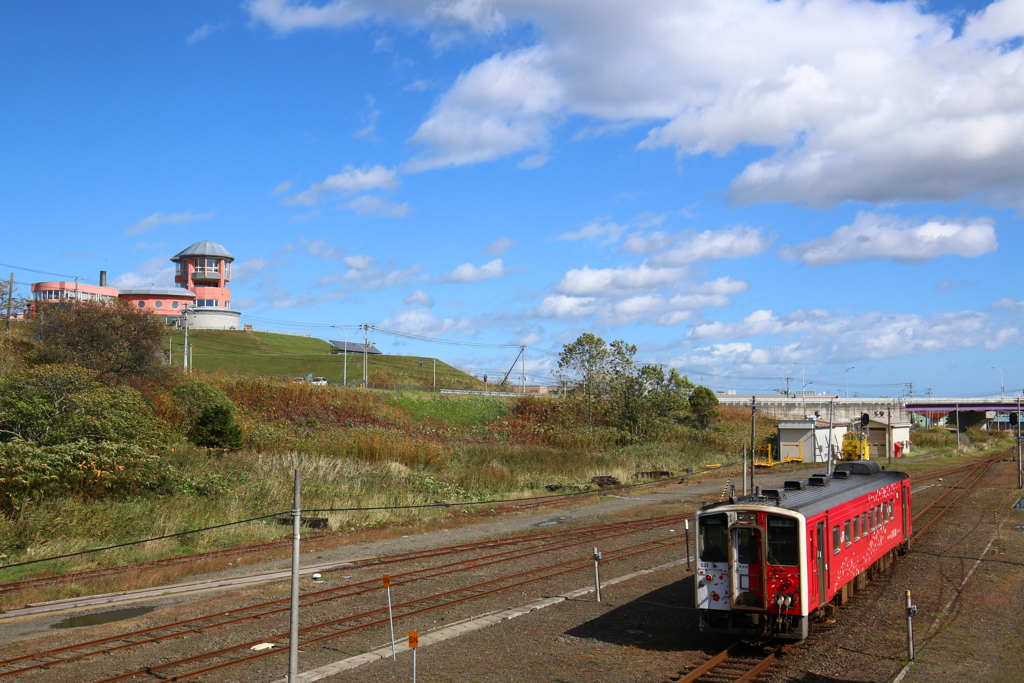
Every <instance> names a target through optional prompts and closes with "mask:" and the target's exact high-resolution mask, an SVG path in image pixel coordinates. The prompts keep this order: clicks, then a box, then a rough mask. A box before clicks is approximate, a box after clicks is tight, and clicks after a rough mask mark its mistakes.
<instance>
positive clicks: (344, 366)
mask: <svg viewBox="0 0 1024 683" xmlns="http://www.w3.org/2000/svg"><path fill="white" fill-rule="evenodd" d="M331 327H333V328H334V329H336V330H341V333H342V334H343V335H345V353H343V354H342V355H343V356H344V358H342V370H341V383H342V384H343V385H344V386H346V387H347V386H348V330H346V329H345V328H344V327H342V326H341V325H331Z"/></svg>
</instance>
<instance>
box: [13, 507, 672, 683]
mask: <svg viewBox="0 0 1024 683" xmlns="http://www.w3.org/2000/svg"><path fill="white" fill-rule="evenodd" d="M686 517H689V515H672V516H666V517H659V518H655V519H652V520H644V521H639V522H615V523H611V524H603V525H592V526H590V527H584V528H582V529H574V530H565V531H559V532H548V533H546V534H532V535H529V536H519V537H513V538H510V539H501V540H499V541H491V542H483V543H477V544H461V545H457V546H449V547H448V548H443V549H436V550H434V551H433V552H431V553H429V554H427V553H419V554H414V553H409V554H405V555H403V556H401V557H399V556H393V557H390V558H382V559H381V560H380V561H376V562H373V563H368V564H367V565H366V566H367V567H368V568H369V567H377V566H381V565H385V564H391V563H395V562H400V561H408V557H409V556H410V555H415V556H416V557H415V559H417V560H420V559H423V558H424V557H440V556H444V555H453V554H462V553H466V552H469V551H477V550H486V551H491V552H488V553H486V554H484V555H479V554H475V555H474V556H473V557H469V558H463V559H458V560H456V561H452V562H449V563H446V564H442V565H440V566H431V567H425V568H418V569H413V570H409V571H405V572H401V573H398V574H393V575H392V577H391V578H392V585H393V586H396V587H397V586H407V585H411V584H415V583H417V582H421V581H428V580H430V579H435V578H437V577H441V576H448V575H453V574H458V573H460V572H466V571H469V570H479V569H481V568H485V567H490V566H494V565H499V564H502V563H505V562H510V561H514V560H522V559H524V558H530V557H540V556H543V555H544V554H547V553H552V552H556V551H559V550H565V549H568V548H571V547H573V546H578V545H580V544H584V543H586V544H590V543H596V542H598V541H604V542H608V541H609V540H611V539H615V538H619V537H623V536H627V535H630V534H634V533H637V532H641V531H648V530H652V529H656V528H658V527H661V526H665V525H669V524H676V523H677V522H679V521H681V520H682V519H684V518H686ZM683 542H685V541H683V540H681V537H679V536H678V535H677V536H672V537H669V538H668V539H666V540H655V541H650V542H647V543H643V544H639V545H638V546H633V547H631V548H632V549H633V552H630V553H629V554H626V555H623V553H624V552H625V551H626V550H628V549H629V548H627V549H618V550H612V551H608V553H606V559H607V561H615V560H616V559H621V558H622V557H628V556H631V555H632V554H636V553H639V552H649V551H650V550H655V549H658V548H663V547H665V546H666V545H678V544H680V543H683ZM515 546H518V547H515ZM581 554H582V553H581ZM589 567H591V561H590V558H589V556H586V557H585V558H584V559H578V558H577V559H572V560H569V561H566V562H561V563H556V564H554V565H550V566H547V565H545V566H542V567H540V568H536V569H531V570H529V571H526V572H519V573H516V574H512V575H510V576H504V577H499V578H496V579H492V580H490V581H486V582H482V583H478V584H475V585H472V586H467V587H461V588H457V589H455V590H452V591H448V592H445V593H441V594H439V595H428V596H424V597H420V598H416V599H414V600H411V601H407V602H404V603H400V604H397V605H395V611H396V620H397V619H402V618H407V617H410V616H413V615H417V614H422V613H424V612H428V611H431V610H435V609H442V608H445V607H449V606H451V605H453V604H458V603H461V602H464V601H468V600H473V599H477V598H479V597H484V596H487V595H492V594H494V593H496V592H501V591H505V590H510V589H513V588H515V587H518V586H522V585H527V584H530V583H534V582H536V581H539V580H542V579H544V578H550V577H551V576H559V575H561V574H564V573H567V572H574V571H581V570H582V569H587V568H589ZM559 568H561V569H559ZM551 569H555V572H554V573H553V574H552V573H546V574H545V572H547V571H548V570H551ZM338 571H346V572H351V571H352V568H345V569H344V570H338ZM535 574H536V575H537V576H534V575H535ZM526 576H530V578H528V579H523V578H522V577H526ZM514 579H519V580H518V581H513V580H514ZM508 581H513V582H512V583H509V584H507V585H503V586H501V585H497V586H496V584H501V583H503V582H508ZM489 586H495V587H493V588H487V587H489ZM381 590H382V585H381V580H380V578H379V577H374V578H373V579H368V580H364V581H357V582H355V583H349V584H346V585H343V586H338V587H333V588H327V589H323V590H319V591H312V592H308V593H306V594H304V595H303V596H302V605H303V607H304V608H308V607H310V606H313V605H320V604H324V603H328V602H335V601H340V600H343V599H346V598H356V597H358V596H364V595H367V594H370V593H374V592H377V591H381ZM464 591H470V592H473V591H476V592H475V593H473V594H472V595H470V596H464V597H461V598H457V599H452V600H447V601H446V600H442V598H444V597H446V596H450V595H455V594H458V593H461V592H464ZM438 600H441V602H439V603H437V604H433V605H430V604H424V603H431V602H432V601H434V602H436V601H438ZM287 611H288V598H282V599H278V600H271V601H266V602H263V603H259V604H256V605H250V606H248V607H245V608H241V609H235V610H230V611H225V612H217V613H214V614H208V615H203V616H200V617H194V618H191V619H186V620H180V621H177V622H173V623H168V624H162V625H159V626H154V627H150V628H147V629H141V630H137V631H132V632H127V633H121V634H117V635H115V636H109V637H106V638H100V639H95V640H91V641H87V642H82V643H76V644H73V645H68V646H64V647H61V648H56V649H51V650H46V651H42V652H33V653H26V654H23V655H19V656H17V657H11V658H8V659H6V660H3V661H0V678H7V679H14V678H16V677H20V676H23V675H26V674H30V673H32V672H38V671H39V670H40V669H44V668H46V669H49V668H54V667H58V666H65V665H68V664H71V663H73V662H78V661H81V660H83V659H87V658H90V657H93V656H95V655H99V654H110V653H115V652H123V651H126V650H130V649H134V648H140V647H142V646H145V645H149V644H155V643H160V642H162V641H165V640H169V639H173V638H179V637H183V636H186V635H190V636H191V635H194V634H197V633H206V632H208V631H211V630H214V629H220V628H225V627H230V626H237V625H240V624H242V623H244V622H248V621H252V620H255V619H264V618H268V617H272V616H275V615H278V616H281V615H284V614H286V613H287ZM381 612H384V613H386V608H381V609H376V610H371V611H366V612H361V613H357V614H355V615H352V616H347V617H343V618H341V619H335V620H331V621H329V622H327V623H326V624H318V625H313V626H309V627H306V628H304V629H302V631H301V632H302V633H303V634H306V633H308V634H310V635H311V636H312V638H311V639H307V641H304V643H303V646H305V645H307V644H309V643H316V642H321V641H323V640H329V639H332V638H335V637H339V636H341V635H344V634H346V633H352V632H355V631H359V630H362V629H367V628H371V627H374V626H379V625H380V624H381V623H382V617H381ZM383 621H385V622H386V618H384V619H383ZM339 628H341V630H340V632H339V631H338V629H339ZM325 629H326V630H327V633H326V634H325V633H319V635H317V633H318V632H322V631H324V630H325ZM286 638H287V634H276V635H273V636H268V637H264V638H262V639H261V640H259V641H256V642H254V643H243V644H240V645H236V646H232V647H229V648H226V649H220V650H216V651H213V652H210V653H205V654H202V655H199V656H194V657H190V658H187V659H185V660H181V661H179V662H175V663H168V664H161V665H160V666H158V667H147V668H146V669H145V670H142V669H140V670H137V671H134V672H129V673H127V674H123V675H120V676H115V677H113V678H108V679H104V680H106V681H115V680H127V679H129V678H134V677H138V676H143V675H146V674H147V672H149V671H151V672H152V675H157V676H158V677H160V678H161V679H164V678H165V677H166V676H167V675H168V674H166V673H165V671H166V670H168V669H171V670H173V669H174V668H175V667H177V668H180V667H183V666H185V665H187V664H191V663H194V662H198V661H207V660H209V659H211V658H212V659H215V660H225V659H226V660H227V661H218V662H217V663H216V664H214V665H211V666H212V668H210V667H207V668H206V669H204V670H203V671H204V672H205V671H212V670H216V669H219V668H224V667H227V666H235V665H237V664H239V663H245V662H248V661H251V659H252V657H253V656H254V655H253V654H252V653H251V652H249V651H248V648H250V647H251V646H252V645H254V644H259V643H260V642H264V641H273V640H275V639H286ZM271 654H272V653H265V654H264V655H263V656H271ZM199 673H202V672H192V673H189V674H188V676H194V675H199ZM188 676H186V677H188ZM151 677H152V676H151ZM169 680H184V678H183V675H182V674H179V675H177V676H174V677H171V678H170V679H169Z"/></svg>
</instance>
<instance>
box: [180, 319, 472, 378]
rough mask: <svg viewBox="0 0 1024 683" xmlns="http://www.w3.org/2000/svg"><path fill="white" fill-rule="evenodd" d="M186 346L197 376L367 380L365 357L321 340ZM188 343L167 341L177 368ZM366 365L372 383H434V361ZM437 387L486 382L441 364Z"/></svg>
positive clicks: (223, 337) (260, 335) (208, 336)
mask: <svg viewBox="0 0 1024 683" xmlns="http://www.w3.org/2000/svg"><path fill="white" fill-rule="evenodd" d="M188 341H189V343H190V344H191V345H192V362H193V364H194V366H195V368H196V369H197V370H208V371H215V370H223V371H225V372H239V373H249V372H253V373H256V374H260V375H276V376H282V377H305V376H306V375H307V374H308V373H312V374H313V376H314V377H326V378H327V379H328V380H329V381H330V382H331V383H341V382H342V379H343V377H344V376H345V375H346V374H347V378H348V381H349V383H350V384H351V383H353V382H356V381H359V380H361V379H362V377H363V356H362V355H361V354H341V353H331V350H332V349H333V348H334V347H333V346H331V345H330V344H329V343H327V342H326V341H324V340H323V339H316V338H313V337H297V336H292V335H287V334H273V333H271V332H244V331H239V330H191V331H189V334H188ZM184 342H185V335H184V333H183V332H180V331H178V332H174V333H173V335H168V337H167V338H165V341H164V343H165V348H170V349H171V356H172V362H173V364H174V365H176V366H179V367H180V366H181V361H182V354H183V346H184ZM167 344H169V345H170V346H169V347H168V346H166V345H167ZM346 355H347V356H348V371H347V373H346V371H345V360H346V359H345V356H346ZM368 361H369V362H368V365H369V375H370V381H371V382H389V383H396V384H415V385H425V386H430V385H431V384H432V382H433V362H434V359H433V358H423V357H418V356H369V358H368ZM421 362H422V365H421V364H420V363H421ZM437 386H439V387H451V388H461V389H483V383H482V382H480V381H479V380H477V379H476V378H474V377H472V376H471V375H468V374H466V373H465V372H463V371H462V370H459V369H458V368H454V367H452V366H450V365H448V364H447V363H444V362H442V361H437Z"/></svg>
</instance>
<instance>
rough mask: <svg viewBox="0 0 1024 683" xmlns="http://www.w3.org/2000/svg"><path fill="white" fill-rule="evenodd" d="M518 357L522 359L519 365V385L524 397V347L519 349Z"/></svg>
mask: <svg viewBox="0 0 1024 683" xmlns="http://www.w3.org/2000/svg"><path fill="white" fill-rule="evenodd" d="M519 355H520V356H521V357H522V359H523V360H522V362H521V363H520V364H519V385H520V386H521V387H522V389H523V396H526V347H525V346H520V347H519Z"/></svg>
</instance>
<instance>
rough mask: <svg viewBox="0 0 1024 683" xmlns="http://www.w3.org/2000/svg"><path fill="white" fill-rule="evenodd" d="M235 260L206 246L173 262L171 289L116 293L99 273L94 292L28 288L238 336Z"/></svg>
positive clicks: (48, 296)
mask: <svg viewBox="0 0 1024 683" xmlns="http://www.w3.org/2000/svg"><path fill="white" fill-rule="evenodd" d="M234 260H235V257H234V256H232V255H231V253H230V252H229V251H228V250H227V249H225V248H224V247H222V246H221V245H219V244H217V243H216V242H211V241H209V240H204V241H202V242H196V243H195V244H193V245H191V246H189V247H186V248H185V249H182V250H181V251H179V252H178V253H177V254H175V255H174V256H172V257H171V261H172V262H173V263H174V266H175V275H174V282H175V284H176V286H175V287H158V286H156V285H151V286H149V287H136V288H132V289H122V290H118V289H117V288H115V287H107V272H106V271H103V270H101V271H100V284H99V285H98V286H97V285H88V284H85V283H80V282H64V281H61V282H36V283H34V284H33V285H32V287H31V289H32V298H33V300H34V301H36V302H44V301H92V302H100V303H110V302H113V301H114V300H116V299H123V300H125V301H127V302H128V303H129V304H130V305H132V306H135V307H137V308H139V309H140V310H142V311H145V312H146V313H152V314H154V315H160V316H163V317H164V319H165V320H166V321H167V323H168V324H171V325H178V324H181V322H182V319H183V318H184V319H185V320H187V323H188V326H189V328H191V329H196V330H238V329H241V324H240V321H241V317H242V313H241V312H240V311H235V310H232V309H231V290H230V289H228V287H227V283H228V282H229V281H230V280H231V264H232V262H233V261H234ZM360 353H361V352H360ZM377 353H380V352H379V351H377Z"/></svg>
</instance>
